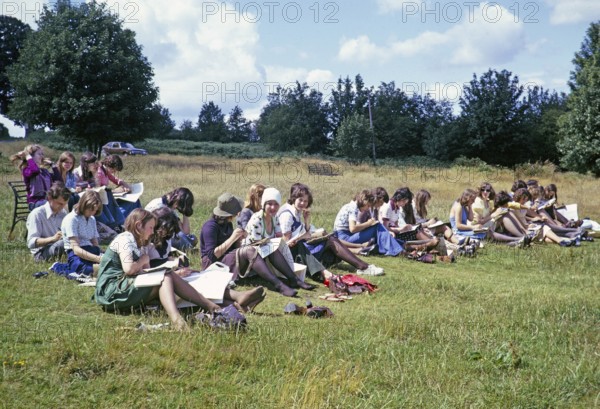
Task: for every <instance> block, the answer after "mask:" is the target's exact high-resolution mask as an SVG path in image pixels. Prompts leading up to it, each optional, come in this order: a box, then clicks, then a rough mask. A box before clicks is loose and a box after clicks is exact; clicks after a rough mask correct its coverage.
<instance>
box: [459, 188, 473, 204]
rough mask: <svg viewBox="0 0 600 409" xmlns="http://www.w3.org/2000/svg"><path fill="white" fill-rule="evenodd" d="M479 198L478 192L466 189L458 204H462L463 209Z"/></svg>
mask: <svg viewBox="0 0 600 409" xmlns="http://www.w3.org/2000/svg"><path fill="white" fill-rule="evenodd" d="M476 197H477V192H476V191H474V190H473V189H465V190H464V191H463V192H462V194H461V195H460V197H459V198H458V199H457V202H458V203H460V205H461V206H462V207H465V206H467V205H468V204H469V202H470V201H471V200H473V199H475V198H476Z"/></svg>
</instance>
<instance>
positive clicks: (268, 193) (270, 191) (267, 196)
mask: <svg viewBox="0 0 600 409" xmlns="http://www.w3.org/2000/svg"><path fill="white" fill-rule="evenodd" d="M269 200H275V201H276V202H277V204H279V205H280V204H281V193H279V190H277V189H275V188H274V187H268V188H266V189H265V191H264V192H263V194H262V199H261V201H260V206H261V207H262V208H263V209H264V207H265V203H267V202H268V201H269Z"/></svg>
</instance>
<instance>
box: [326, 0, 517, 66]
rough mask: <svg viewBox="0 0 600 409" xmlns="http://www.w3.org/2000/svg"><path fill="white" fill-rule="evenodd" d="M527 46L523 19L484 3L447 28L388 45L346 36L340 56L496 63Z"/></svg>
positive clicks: (471, 63)
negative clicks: (428, 56) (419, 56)
mask: <svg viewBox="0 0 600 409" xmlns="http://www.w3.org/2000/svg"><path fill="white" fill-rule="evenodd" d="M389 3H390V4H391V3H394V4H396V3H398V2H389ZM442 46H443V47H442ZM526 46H527V44H526V41H525V32H524V28H523V23H521V22H518V21H517V22H515V16H514V15H513V14H512V13H511V12H510V11H509V10H507V9H505V8H503V7H501V6H500V5H498V4H497V3H481V4H480V5H479V6H478V7H475V8H474V9H473V12H472V13H464V15H463V19H462V21H461V22H460V23H458V24H456V25H454V26H453V27H451V28H449V29H448V30H446V31H445V32H435V31H426V32H423V33H421V34H419V35H418V36H416V37H414V38H410V39H408V40H403V41H396V42H392V43H389V44H387V45H385V46H382V45H378V44H376V43H374V42H372V41H371V40H370V39H369V37H368V36H366V35H362V36H359V37H356V38H352V39H343V40H342V44H341V46H340V49H339V51H338V58H339V59H340V60H342V61H359V62H366V61H374V60H384V61H385V60H388V59H390V58H393V57H397V56H400V57H411V56H415V55H419V54H421V55H426V54H430V55H432V56H434V58H435V59H436V60H437V61H441V62H444V60H445V63H449V64H452V65H474V64H475V65H494V64H499V63H503V62H507V61H510V60H511V59H512V58H513V57H514V56H515V55H517V54H518V53H519V52H520V51H521V50H523V49H525V48H526Z"/></svg>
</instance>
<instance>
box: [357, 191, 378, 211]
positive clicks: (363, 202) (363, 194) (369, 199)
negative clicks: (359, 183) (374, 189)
mask: <svg viewBox="0 0 600 409" xmlns="http://www.w3.org/2000/svg"><path fill="white" fill-rule="evenodd" d="M354 200H355V201H356V207H358V208H359V209H360V208H361V207H365V206H372V205H373V204H374V203H375V196H373V193H371V191H370V190H367V189H364V190H362V191H360V192H359V193H357V194H356V196H354Z"/></svg>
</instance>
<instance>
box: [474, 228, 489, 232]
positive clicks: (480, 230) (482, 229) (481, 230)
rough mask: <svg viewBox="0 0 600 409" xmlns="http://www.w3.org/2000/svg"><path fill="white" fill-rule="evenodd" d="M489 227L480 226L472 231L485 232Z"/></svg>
mask: <svg viewBox="0 0 600 409" xmlns="http://www.w3.org/2000/svg"><path fill="white" fill-rule="evenodd" d="M488 230H489V229H488V228H487V227H481V228H479V229H473V233H485V232H487V231H488Z"/></svg>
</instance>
